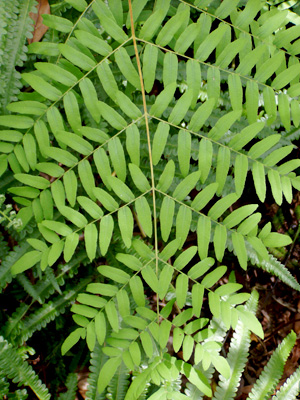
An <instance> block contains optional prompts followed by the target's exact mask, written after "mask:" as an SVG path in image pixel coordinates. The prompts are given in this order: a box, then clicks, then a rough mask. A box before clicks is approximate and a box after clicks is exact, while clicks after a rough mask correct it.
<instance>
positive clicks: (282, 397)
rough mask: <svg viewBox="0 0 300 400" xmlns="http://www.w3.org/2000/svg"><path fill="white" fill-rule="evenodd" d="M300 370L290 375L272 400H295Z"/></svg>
mask: <svg viewBox="0 0 300 400" xmlns="http://www.w3.org/2000/svg"><path fill="white" fill-rule="evenodd" d="M299 381H300V369H299V368H298V369H297V370H296V371H295V372H294V373H293V375H291V376H290V377H289V378H288V379H287V380H286V381H285V382H284V384H283V385H282V386H281V388H280V389H279V390H278V391H277V392H276V395H275V396H273V397H272V399H273V400H295V399H296V397H297V395H298V394H299V391H300V388H299Z"/></svg>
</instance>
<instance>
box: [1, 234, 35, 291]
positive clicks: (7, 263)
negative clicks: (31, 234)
mask: <svg viewBox="0 0 300 400" xmlns="http://www.w3.org/2000/svg"><path fill="white" fill-rule="evenodd" d="M29 248H30V245H29V244H28V243H27V242H22V244H21V245H20V246H16V247H14V249H13V251H10V252H9V253H8V254H7V256H6V257H5V258H4V259H3V260H2V262H1V269H0V288H1V289H3V288H4V287H5V286H6V284H7V283H10V282H11V280H12V274H11V271H10V270H11V267H12V266H13V264H14V263H15V262H16V261H17V260H18V259H19V258H20V257H21V256H22V255H23V254H25V253H26V252H27V251H28V249H29Z"/></svg>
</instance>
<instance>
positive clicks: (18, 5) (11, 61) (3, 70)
mask: <svg viewBox="0 0 300 400" xmlns="http://www.w3.org/2000/svg"><path fill="white" fill-rule="evenodd" d="M35 4H36V3H35V0H26V1H22V2H19V1H15V0H12V1H9V2H4V3H2V4H1V14H0V15H1V16H0V26H2V30H3V31H2V34H1V35H0V38H1V39H0V75H1V86H0V110H1V112H2V113H3V112H4V113H7V112H6V109H5V108H6V106H7V105H8V104H9V103H10V102H11V101H15V100H16V99H17V94H18V93H19V91H20V89H21V87H22V85H21V82H20V80H21V74H20V73H19V72H17V71H16V69H15V67H16V66H18V67H21V66H22V65H23V63H24V61H26V58H27V57H26V52H27V47H26V44H25V40H26V38H28V37H30V35H31V31H32V30H33V26H32V23H33V21H32V19H31V18H30V17H29V12H31V11H33V6H34V5H35ZM0 29H1V28H0Z"/></svg>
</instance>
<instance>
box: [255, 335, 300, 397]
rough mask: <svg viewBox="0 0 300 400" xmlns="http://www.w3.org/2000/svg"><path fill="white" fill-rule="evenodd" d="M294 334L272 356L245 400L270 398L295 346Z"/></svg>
mask: <svg viewBox="0 0 300 400" xmlns="http://www.w3.org/2000/svg"><path fill="white" fill-rule="evenodd" d="M295 341H296V334H295V332H293V331H292V332H291V333H290V334H289V335H288V336H286V337H285V338H284V340H283V341H282V343H281V344H280V345H279V346H278V347H277V349H276V350H275V351H274V353H273V354H272V356H271V358H270V360H269V361H268V363H267V365H266V367H265V368H264V370H263V371H262V373H261V375H260V377H259V379H258V380H257V381H256V382H255V384H254V386H253V388H252V390H251V392H250V393H249V396H248V398H247V399H249V400H250V399H251V400H264V399H267V398H269V397H270V395H271V394H272V392H273V390H274V388H275V387H276V385H277V384H278V382H279V380H280V377H281V375H282V373H283V368H284V364H285V362H286V360H287V358H288V356H289V354H290V352H291V350H292V348H293V346H294V344H295Z"/></svg>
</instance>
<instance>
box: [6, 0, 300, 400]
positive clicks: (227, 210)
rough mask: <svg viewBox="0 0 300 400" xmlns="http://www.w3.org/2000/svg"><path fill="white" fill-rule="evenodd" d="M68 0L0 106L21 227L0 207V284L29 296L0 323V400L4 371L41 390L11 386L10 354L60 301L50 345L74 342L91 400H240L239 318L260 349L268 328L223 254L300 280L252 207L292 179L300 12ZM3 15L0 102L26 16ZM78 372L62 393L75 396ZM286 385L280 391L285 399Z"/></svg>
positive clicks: (277, 237)
mask: <svg viewBox="0 0 300 400" xmlns="http://www.w3.org/2000/svg"><path fill="white" fill-rule="evenodd" d="M27 3H28V4H27V6H28V7H29V6H30V7H32V5H33V1H31V2H30V1H28V2H27ZM66 3H68V5H67V6H66V5H63V6H61V5H59V4H56V5H53V10H56V11H57V15H47V16H45V18H44V23H45V24H46V25H48V26H49V27H50V29H49V32H48V33H47V35H46V38H45V40H43V41H42V42H39V43H33V44H31V45H30V46H29V49H28V50H29V52H30V53H31V54H33V56H32V57H33V58H34V59H35V60H36V61H37V62H35V63H34V67H35V69H34V70H33V71H28V70H25V71H24V72H23V74H22V75H21V76H22V84H23V85H24V88H25V91H23V92H22V93H21V94H20V95H19V101H15V102H13V103H11V104H10V105H8V106H7V110H9V112H10V113H11V114H10V115H6V114H7V113H6V110H4V112H3V115H0V125H1V127H2V128H1V130H0V150H1V152H2V154H1V155H0V174H2V176H3V182H8V183H6V184H3V187H2V189H1V190H2V191H3V192H5V194H7V195H9V196H10V197H11V199H12V201H13V202H14V204H16V205H17V207H18V210H19V211H18V215H17V219H16V220H14V221H21V223H19V224H17V223H12V221H10V217H9V216H8V211H5V210H4V211H1V215H2V216H3V221H2V220H0V222H4V220H5V219H7V218H8V219H9V224H10V225H14V229H15V233H11V235H14V237H15V238H16V239H15V241H16V242H17V246H15V247H14V249H13V250H11V251H9V252H7V251H6V252H4V253H3V257H2V256H1V259H2V264H1V270H0V278H1V279H0V281H1V289H3V290H6V285H7V284H9V285H16V283H17V284H18V285H19V290H21V291H22V292H21V293H27V294H28V296H29V298H30V301H26V302H25V303H24V304H20V305H19V308H17V309H16V311H15V312H14V313H12V315H11V316H9V317H8V318H7V320H5V321H4V322H5V323H4V324H3V328H2V334H3V335H4V337H5V339H3V341H2V343H3V350H2V353H1V352H0V361H1V362H2V363H6V362H7V360H6V358H5V356H4V355H5V354H6V353H5V352H9V354H10V360H11V372H9V373H7V374H6V375H5V377H2V375H0V385H2V386H3V393H6V392H7V387H8V386H7V385H8V382H7V378H8V379H16V380H17V381H18V382H20V384H22V385H29V386H30V387H31V388H32V390H34V391H35V392H36V393H37V396H41V397H39V398H45V399H46V398H48V397H47V396H48V394H47V393H46V392H47V391H46V389H45V388H44V387H43V386H42V385H41V384H39V383H38V381H36V380H35V379H33V378H32V376H33V375H30V377H29V375H28V374H29V373H28V372H26V371H27V364H26V363H25V364H24V366H23V369H24V376H23V375H22V376H21V377H20V376H19V375H17V373H16V371H17V367H18V365H19V364H18V363H19V361H18V360H19V358H16V360H13V357H12V356H11V354H15V353H16V352H17V349H18V347H19V346H21V345H22V344H23V343H24V342H25V341H27V340H28V339H29V338H30V337H31V336H33V335H35V333H36V332H37V331H39V330H41V329H42V328H44V327H45V326H46V325H48V324H49V323H50V322H51V321H53V320H56V321H57V320H58V316H59V315H60V314H62V313H63V312H64V311H65V309H66V307H68V306H69V305H71V312H72V317H73V320H74V329H72V331H71V332H70V331H69V330H67V332H65V337H64V342H63V343H62V347H61V351H62V354H63V355H68V354H69V355H70V354H72V351H74V350H73V347H74V346H78V345H77V343H79V342H81V341H82V340H85V341H86V344H87V348H88V350H89V351H90V352H91V357H90V359H91V360H90V364H91V366H90V376H89V380H88V384H89V388H88V396H89V398H91V399H98V400H99V399H102V398H103V399H104V398H107V399H110V398H111V399H114V400H115V399H125V400H133V399H142V398H149V399H151V400H155V399H186V398H188V397H189V398H197V399H200V398H202V397H203V396H204V395H205V396H207V397H209V398H212V396H213V392H212V388H211V379H212V376H213V373H214V372H215V371H217V372H218V373H219V376H220V382H219V386H218V387H217V390H216V392H215V393H214V397H213V398H214V399H216V400H219V399H233V398H234V396H235V393H236V391H237V388H238V385H239V381H240V378H241V375H242V373H243V370H244V367H245V363H246V361H247V355H248V348H249V343H250V342H249V335H250V330H249V327H251V331H252V332H253V333H254V334H256V335H257V336H259V337H261V338H263V330H262V327H261V325H260V323H259V321H258V319H257V318H256V316H255V312H256V307H257V301H258V299H257V294H256V293H255V292H254V293H252V295H250V294H249V293H245V292H242V289H243V286H242V285H240V284H237V283H236V282H235V278H234V275H232V274H231V275H230V277H229V281H228V279H227V269H228V265H229V263H228V256H229V255H230V253H231V257H234V259H235V260H236V264H237V265H239V266H240V267H241V268H242V269H243V270H246V269H247V268H248V265H249V264H250V263H251V264H253V265H254V266H258V267H261V268H263V269H265V270H267V271H268V272H270V273H272V274H274V275H276V276H278V277H279V278H280V279H281V280H282V281H283V282H285V283H286V284H288V285H289V286H290V287H292V288H294V289H296V290H299V288H300V287H299V284H298V283H297V281H296V279H295V278H294V277H293V276H292V274H291V273H290V271H289V270H288V269H287V268H286V267H285V266H284V265H282V264H281V263H280V262H279V261H277V260H276V259H275V258H274V257H273V256H272V255H271V254H270V253H269V251H268V248H274V247H284V246H288V245H289V244H291V242H292V240H291V238H290V237H289V236H288V235H283V234H279V233H277V232H272V231H271V224H270V223H267V224H265V225H263V224H262V223H261V220H262V215H261V213H260V212H258V211H257V209H258V207H259V205H260V203H263V202H264V201H265V200H266V198H267V196H268V198H269V197H272V198H273V199H274V201H275V202H276V203H277V204H278V205H279V206H280V205H281V204H282V203H283V202H284V201H287V202H289V203H290V202H291V201H292V199H293V190H294V189H296V190H298V189H299V188H300V180H299V179H300V178H299V176H297V174H296V172H297V168H298V167H299V166H300V163H299V160H298V159H297V158H295V157H294V153H293V150H294V148H295V145H294V144H293V140H294V139H295V138H298V136H297V128H298V126H299V123H300V120H299V110H300V108H299V101H298V95H299V93H300V91H299V76H300V64H299V60H298V57H297V54H298V53H299V49H298V47H299V44H298V41H295V39H296V38H297V37H298V36H299V32H298V31H299V29H298V24H296V23H295V18H298V19H299V17H298V16H297V14H295V13H294V12H293V11H291V10H289V11H287V10H281V9H280V8H279V7H276V6H273V5H271V4H264V2H261V1H259V0H250V1H248V2H244V1H230V0H229V1H228V0H227V1H223V2H221V1H219V0H217V1H205V0H196V1H192V3H191V4H188V3H185V2H182V1H173V2H172V3H171V2H170V1H169V0H167V1H163V0H157V1H156V2H153V1H149V2H145V1H142V0H134V1H133V4H131V1H130V0H129V2H128V3H127V1H121V0H109V1H108V2H103V1H102V0H93V1H91V2H90V3H89V4H87V3H86V1H85V0H68V1H67V2H66ZM69 6H70V7H71V6H72V7H73V8H74V9H70V8H64V7H69ZM1 7H2V8H4V9H6V8H8V9H9V11H7V13H6V14H5V17H4V22H3V21H2V20H0V29H2V31H3V32H4V36H3V40H4V42H5V43H7V44H3V45H2V44H1V48H2V49H3V48H4V46H7V48H14V49H15V50H16V51H15V53H9V52H8V54H9V57H15V58H14V59H12V60H8V59H5V57H4V55H3V54H0V57H2V58H1V62H2V64H1V63H0V71H1V68H4V70H5V73H3V76H4V78H5V79H4V84H5V86H4V91H3V93H2V92H0V95H2V96H4V94H5V96H6V97H5V96H4V97H3V101H2V103H1V104H2V105H3V106H6V105H7V103H8V101H10V100H15V98H14V97H13V96H15V94H16V93H17V91H16V87H18V76H17V75H16V74H18V73H17V72H16V71H15V70H14V69H12V68H11V65H12V64H13V65H14V66H15V65H18V66H21V65H22V64H20V62H19V61H17V60H24V57H23V53H22V52H23V51H24V49H23V47H22V46H23V43H24V38H25V36H26V35H27V33H28V29H29V28H28V27H29V22H28V21H29V17H28V13H27V12H26V11H25V9H24V10H23V8H22V9H20V10H19V11H18V12H17V9H16V7H17V5H14V1H10V2H7V5H6V4H5V5H2V6H0V10H1ZM9 7H11V8H9ZM20 7H21V6H20ZM66 10H67V11H66ZM64 11H66V12H64ZM9 12H11V13H14V14H13V15H15V16H16V15H18V21H23V22H24V23H23V25H22V32H21V33H20V31H18V32H17V31H15V30H14V28H13V27H14V26H15V25H14V24H15V20H14V22H13V24H11V26H8V25H7V20H5V18H6V16H9V15H10V14H9ZM18 26H21V25H18ZM9 29H11V31H10V30H9ZM4 42H3V43H4ZM21 42H22V46H21V47H20V46H19V43H21ZM8 43H10V44H9V45H8ZM21 48H22V51H21V50H20V49H21ZM6 57H8V56H6ZM45 59H46V60H45ZM43 60H44V61H43ZM4 70H3V71H4ZM7 71H10V73H11V74H12V75H11V76H10V77H7ZM12 76H14V78H13V79H12ZM295 171H296V172H295ZM249 180H250V181H251V180H252V182H253V184H252V183H251V184H252V186H251V191H252V194H251V196H248V195H249V192H248V186H249V184H248V182H249ZM252 202H253V203H254V204H252ZM11 219H13V218H11ZM4 225H5V226H4V227H5V232H7V231H8V229H12V228H11V227H10V226H7V224H6V223H5V224H4ZM190 232H194V234H195V237H196V238H197V239H196V240H195V241H194V242H193V245H190V243H189V235H190ZM22 235H23V236H22ZM0 249H1V251H4V249H3V250H2V247H1V246H0ZM82 265H83V267H82ZM78 271H80V275H79V273H78ZM222 278H226V280H225V279H223V284H221V285H220V284H219V281H220V280H221V279H222ZM20 288H21V289H20ZM4 294H5V293H4ZM21 296H22V295H21V294H20V297H21ZM153 298H155V299H156V301H155V302H154V301H153ZM206 299H207V300H206ZM75 300H76V301H75ZM204 302H207V304H208V307H209V312H210V314H209V315H208V316H207V315H206V316H204V315H203V312H202V309H203V304H204ZM245 302H247V303H246V304H245ZM37 303H38V304H37ZM205 304H206V303H205ZM231 328H232V329H233V330H234V334H233V338H232V341H231V346H230V350H229V352H228V354H227V356H226V357H225V356H224V354H223V353H221V348H222V343H223V341H224V338H225V336H226V334H227V333H228V331H229V330H230V329H231ZM170 338H172V340H171V339H170ZM294 339H295V338H294V334H293V333H291V334H290V335H289V336H288V337H287V338H286V339H285V340H284V342H283V343H282V344H281V346H279V347H278V349H277V350H276V351H275V353H274V355H273V356H272V358H271V360H270V361H269V363H268V365H267V367H266V369H265V370H264V372H263V373H262V375H261V377H260V379H259V380H258V382H257V383H256V385H255V386H254V387H253V390H252V392H251V393H250V395H249V399H263V398H267V396H270V395H271V394H272V392H273V390H274V387H275V386H276V384H277V382H278V380H279V378H280V375H281V373H282V369H283V366H284V363H285V360H286V358H287V356H288V354H289V352H290V350H291V348H292V347H293V344H294V341H295V340H294ZM7 341H9V342H11V344H10V343H8V342H7ZM169 347H170V348H172V350H171V351H169V352H168V348H169ZM179 351H181V352H182V359H181V358H179V357H177V354H178V352H179ZM169 353H171V354H172V356H171V355H170V354H169ZM221 354H222V355H221ZM66 358H68V357H66ZM1 362H0V365H1V367H3V364H1ZM5 366H6V364H5ZM23 369H22V371H23ZM72 372H73V371H71V374H69V375H68V379H67V384H66V386H67V388H68V391H67V392H66V393H63V394H62V395H61V396H60V398H63V399H69V398H70V399H71V398H73V397H74V391H75V387H76V379H75V378H76V377H75V375H73V374H72ZM25 374H26V375H25ZM66 374H67V372H66ZM298 375H299V373H298V372H296V373H295V375H293V376H292V377H291V378H290V380H288V381H287V382H286V383H285V385H284V386H283V388H282V389H281V391H279V392H278V393H277V394H276V396H277V397H276V398H278V399H280V398H283V397H282V396H290V397H289V398H291V399H292V398H295V396H296V394H297V393H296V392H297V390H298V389H297V390H296V388H295V387H296V386H295V382H296V380H297V379H298ZM183 376H185V377H186V379H187V383H186V385H185V386H183V385H184V384H183V379H182V377H183ZM133 377H134V379H133ZM0 387H1V386H0ZM181 389H184V390H185V394H183V391H184V390H181ZM5 391H6V392H5ZM38 391H40V392H38ZM38 393H39V394H38ZM43 396H44V397H43ZM280 396H281V397H280ZM293 396H294V397H293Z"/></svg>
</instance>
